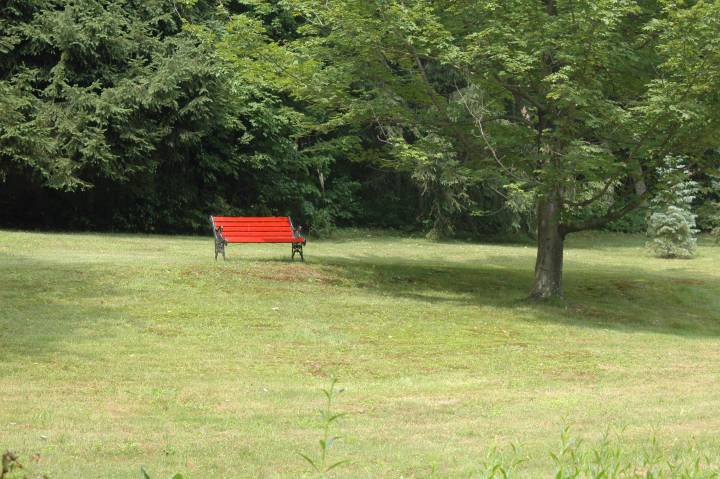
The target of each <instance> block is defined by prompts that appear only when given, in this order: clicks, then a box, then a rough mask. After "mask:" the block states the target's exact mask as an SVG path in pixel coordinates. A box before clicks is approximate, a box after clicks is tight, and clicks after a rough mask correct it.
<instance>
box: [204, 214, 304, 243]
mask: <svg viewBox="0 0 720 479" xmlns="http://www.w3.org/2000/svg"><path fill="white" fill-rule="evenodd" d="M210 218H211V220H212V223H213V229H215V230H217V228H219V227H221V226H222V236H223V238H225V240H226V241H227V242H228V243H300V242H303V241H304V239H303V238H302V236H299V235H297V236H296V235H295V231H294V230H293V225H292V221H290V218H289V217H287V216H270V217H246V216H211V217H210Z"/></svg>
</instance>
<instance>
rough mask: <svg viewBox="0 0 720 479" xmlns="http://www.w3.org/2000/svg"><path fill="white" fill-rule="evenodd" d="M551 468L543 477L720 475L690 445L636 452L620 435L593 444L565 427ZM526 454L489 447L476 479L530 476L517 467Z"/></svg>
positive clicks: (681, 478) (690, 478)
mask: <svg viewBox="0 0 720 479" xmlns="http://www.w3.org/2000/svg"><path fill="white" fill-rule="evenodd" d="M550 458H551V459H552V463H553V467H552V472H551V473H549V474H548V475H547V476H543V477H552V478H555V479H581V478H582V479H585V478H587V479H589V478H593V479H641V478H642V479H666V478H667V479H676V478H677V479H710V478H720V467H718V464H717V463H712V462H711V459H710V458H709V457H707V456H706V455H704V454H702V453H700V452H699V451H698V450H697V448H695V447H694V445H690V446H688V447H686V448H685V449H683V450H680V451H676V452H674V453H672V454H671V455H669V456H668V455H667V454H666V453H665V452H663V451H662V450H661V448H660V446H659V444H658V443H657V441H656V440H655V439H653V440H652V441H651V443H650V444H649V446H648V447H647V448H646V449H645V450H644V451H642V452H641V453H639V454H632V453H630V452H629V451H627V450H625V449H624V448H623V438H622V434H620V433H615V434H612V433H610V432H606V433H605V434H604V435H603V437H602V439H601V440H600V441H599V442H597V443H590V442H586V441H583V440H582V439H578V438H574V437H573V436H572V435H571V434H570V429H569V428H568V427H565V428H564V429H563V431H562V433H561V434H560V444H559V445H558V447H557V449H556V450H554V451H552V452H550ZM529 459H530V458H528V457H524V456H522V455H521V454H520V450H519V449H518V448H517V447H515V446H512V450H511V451H509V452H506V453H503V452H501V451H499V450H497V449H493V450H492V451H490V453H488V456H487V458H486V459H485V460H484V461H483V463H482V466H481V468H480V470H479V471H478V473H477V474H476V475H473V476H471V477H473V478H477V479H511V478H516V477H533V475H532V474H530V473H529V472H527V471H523V470H522V468H521V467H520V466H522V465H523V464H526V463H527V462H529Z"/></svg>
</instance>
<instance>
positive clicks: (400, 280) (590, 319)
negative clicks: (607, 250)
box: [316, 256, 720, 337]
mask: <svg viewBox="0 0 720 479" xmlns="http://www.w3.org/2000/svg"><path fill="white" fill-rule="evenodd" d="M316 264H318V265H321V266H326V267H330V268H332V269H335V270H336V271H337V272H338V274H339V275H340V276H341V277H342V278H343V279H344V281H345V282H346V284H348V285H351V286H352V287H360V288H366V289H370V290H374V291H377V293H378V294H381V295H390V296H395V297H398V298H405V299H410V300H415V301H426V302H427V303H429V304H438V303H451V304H454V305H457V306H475V307H485V306H489V307H496V308H505V309H515V308H518V309H519V308H523V309H525V310H527V309H528V308H529V309H530V310H532V312H533V314H532V315H531V317H532V319H527V315H518V318H526V319H524V320H527V321H540V322H553V323H560V324H569V325H574V326H581V327H591V328H603V329H616V330H622V331H627V332H639V331H647V332H658V333H665V334H675V335H683V336H696V337H715V336H720V284H718V283H719V282H718V281H717V278H716V277H713V276H709V275H704V276H701V275H698V274H694V275H693V276H687V275H681V276H673V275H668V274H660V273H654V272H649V271H638V270H636V269H630V268H616V267H611V268H610V267H609V268H607V269H600V270H598V269H597V268H596V269H592V270H590V269H589V270H586V271H582V270H578V269H577V267H575V268H568V271H566V273H565V290H566V294H565V296H566V297H565V300H563V301H557V302H550V303H547V302H546V303H543V302H536V301H531V300H529V299H528V292H529V289H530V286H531V284H532V279H533V272H532V267H531V266H526V265H525V264H524V263H520V262H518V260H517V259H515V258H503V257H495V258H493V261H492V262H485V263H481V262H479V261H469V262H468V263H466V264H458V263H450V262H445V263H439V262H436V263H428V262H427V261H421V260H409V259H406V258H401V257H387V256H384V257H381V256H364V257H361V258H358V259H348V258H342V257H323V258H320V259H318V260H316Z"/></svg>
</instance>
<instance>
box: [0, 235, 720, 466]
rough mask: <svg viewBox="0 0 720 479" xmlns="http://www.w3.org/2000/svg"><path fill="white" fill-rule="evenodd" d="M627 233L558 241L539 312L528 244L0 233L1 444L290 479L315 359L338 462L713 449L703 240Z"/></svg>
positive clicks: (536, 458)
mask: <svg viewBox="0 0 720 479" xmlns="http://www.w3.org/2000/svg"><path fill="white" fill-rule="evenodd" d="M644 241H645V240H644V238H642V237H639V236H638V237H634V236H619V235H608V234H587V235H578V236H573V237H571V238H570V239H569V242H568V243H569V244H568V250H567V255H566V275H565V281H566V284H565V287H566V296H567V298H566V301H565V302H564V303H563V304H554V305H538V304H534V303H531V302H527V301H526V300H525V297H526V294H527V292H528V291H529V288H530V285H531V278H532V268H533V264H534V249H533V247H532V246H531V245H511V244H470V243H460V242H448V243H433V242H429V241H426V240H423V239H415V238H400V237H391V236H386V235H374V234H368V233H364V232H363V233H359V232H355V233H344V234H343V235H342V236H340V237H339V238H337V239H334V240H327V241H310V243H309V244H308V246H307V247H306V259H307V261H306V263H304V264H301V263H299V262H296V263H290V262H289V261H288V259H289V254H290V246H289V245H258V246H256V245H230V246H229V247H228V252H229V259H228V261H227V262H225V263H223V262H222V261H218V262H217V263H215V262H214V261H213V246H212V239H211V238H210V237H209V236H208V237H204V238H203V237H177V236H174V237H173V236H169V237H163V236H140V235H101V234H38V233H25V232H9V231H0V390H1V391H0V447H2V448H3V449H5V448H10V449H13V450H14V451H15V452H16V453H18V454H19V455H21V456H22V457H24V458H26V459H28V458H30V457H31V456H32V455H33V454H39V457H37V456H36V458H35V462H36V463H33V464H32V467H33V468H34V470H37V471H39V472H43V473H47V474H48V475H49V476H50V477H51V478H69V477H73V478H90V477H113V478H116V477H117V478H121V477H122V478H135V477H137V476H138V470H139V467H140V466H141V465H144V466H146V468H147V469H148V471H149V472H150V473H151V475H152V476H153V478H154V479H155V478H158V477H159V478H166V477H169V476H170V475H171V473H175V472H181V473H183V474H184V475H185V477H186V478H211V477H212V478H216V477H218V478H219V477H263V478H286V477H293V478H295V477H311V475H310V471H309V469H308V465H307V464H306V463H304V461H303V460H302V458H300V456H299V455H298V454H297V453H298V452H311V453H314V452H315V450H316V448H317V440H318V439H319V438H320V431H319V427H320V422H319V420H318V416H317V409H318V408H319V407H321V406H322V403H323V397H322V396H321V393H320V392H319V390H320V388H321V387H323V386H325V385H327V383H328V378H329V376H330V375H336V376H338V377H339V378H340V385H341V386H344V387H346V388H347V391H346V392H345V393H343V394H342V395H340V396H339V398H338V401H337V409H338V410H340V411H343V412H346V413H348V414H349V415H348V417H346V418H344V419H343V420H341V421H340V423H339V424H338V428H337V430H338V432H339V434H340V435H342V436H343V439H342V440H341V441H340V442H339V443H338V444H337V445H336V446H335V448H334V451H333V452H332V454H333V457H334V458H337V459H345V458H348V459H351V460H352V463H351V464H350V465H349V466H345V467H342V468H339V469H338V470H337V471H336V475H337V477H352V478H354V477H375V478H380V477H383V478H385V477H392V478H400V477H404V478H415V477H417V478H420V477H429V476H431V473H432V470H433V468H434V469H435V475H436V476H437V477H472V474H473V473H475V472H477V471H478V470H479V469H480V468H481V463H482V461H483V458H485V456H486V453H487V451H488V450H489V449H490V448H492V447H493V446H498V447H501V448H503V447H508V446H509V445H510V444H511V443H516V444H519V445H520V449H521V451H522V454H524V455H527V456H530V457H531V460H530V461H529V462H528V463H527V464H526V465H525V468H524V470H525V471H526V472H527V474H528V475H530V476H533V475H543V473H545V474H547V473H548V471H550V470H551V469H550V468H551V466H552V461H551V459H550V456H549V452H550V451H552V450H555V449H557V443H558V442H559V435H560V431H561V430H562V428H563V427H564V426H565V425H569V426H570V427H571V428H572V431H573V434H574V435H575V436H577V437H581V438H583V439H585V440H587V441H590V442H593V441H597V440H599V438H600V436H601V435H602V433H603V432H604V431H605V430H606V429H607V428H608V427H610V428H613V429H614V430H621V429H622V430H624V432H622V439H621V441H622V447H623V449H624V450H626V451H628V453H633V452H634V451H640V450H643V449H644V448H647V447H648V446H649V444H650V442H651V440H652V438H653V437H655V438H657V442H658V446H657V447H659V448H660V449H661V450H663V451H665V452H669V451H671V450H675V451H677V450H684V449H683V448H686V447H694V448H696V449H697V450H699V452H701V453H706V454H707V455H708V457H709V460H710V461H711V462H712V461H717V460H718V451H720V414H718V411H720V247H718V246H714V245H712V244H711V243H710V242H704V243H702V246H701V248H700V250H699V256H698V257H697V258H696V259H693V260H689V261H686V260H661V259H655V258H653V257H651V256H650V255H649V254H648V253H647V252H646V250H645V249H644V248H643V244H644ZM26 462H32V461H30V460H29V459H28V460H27V461H26Z"/></svg>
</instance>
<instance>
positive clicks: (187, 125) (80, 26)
mask: <svg viewBox="0 0 720 479" xmlns="http://www.w3.org/2000/svg"><path fill="white" fill-rule="evenodd" d="M291 3H292V2H291ZM307 4H308V5H311V2H308V3H307ZM301 13H302V12H299V11H298V9H297V3H296V4H295V8H291V7H289V6H288V4H287V2H282V1H257V0H230V1H224V2H220V1H219V0H216V1H213V0H197V1H191V0H186V1H175V0H143V1H140V0H71V1H58V0H6V1H4V2H3V5H2V6H1V7H0V175H2V178H1V180H0V181H1V182H0V226H2V227H12V228H50V229H73V230H77V229H81V230H114V231H139V232H163V233H175V232H203V233H205V232H207V229H208V221H207V217H208V215H210V214H227V215H245V214H246V215H270V214H277V215H290V216H292V217H293V218H294V219H295V221H296V222H298V223H301V224H304V225H306V226H307V227H309V228H310V230H311V231H315V232H317V233H324V232H328V231H330V230H331V229H332V228H333V227H335V226H363V227H382V228H398V229H403V230H412V231H422V232H430V233H431V234H433V235H435V236H439V235H451V234H455V235H467V236H475V235H482V234H498V233H508V232H514V233H523V234H533V232H534V230H535V219H534V215H535V200H534V198H533V197H532V193H530V192H529V191H528V190H523V187H522V185H519V186H514V184H510V183H509V182H508V181H505V182H504V183H502V182H501V181H500V180H499V179H497V178H495V177H493V176H492V175H488V174H487V173H486V172H484V173H482V172H481V173H478V170H473V169H472V168H468V167H467V166H466V165H467V164H468V163H469V162H470V161H469V160H468V158H473V157H489V156H490V155H491V153H492V154H495V152H494V151H488V150H489V149H490V150H492V148H491V147H490V148H489V144H488V143H487V142H486V141H485V140H484V139H483V138H481V137H480V135H479V134H478V133H477V132H472V133H470V130H471V129H472V123H473V118H472V116H471V115H468V114H467V112H465V114H464V115H463V114H461V113H458V112H452V111H450V113H448V114H447V115H446V117H447V118H445V120H444V121H445V122H446V123H447V119H448V118H449V119H451V120H452V121H451V123H452V125H449V126H447V125H443V124H442V123H441V122H440V120H439V119H438V118H434V119H432V121H434V123H433V124H434V125H441V126H437V128H436V131H439V130H440V129H442V128H444V130H443V131H444V132H445V133H447V134H446V135H445V136H446V137H449V138H454V139H455V140H453V141H454V142H450V143H448V142H445V143H443V142H434V140H433V139H432V138H431V137H429V136H428V135H424V136H423V133H422V132H418V130H419V129H418V128H416V127H415V125H413V124H411V122H410V121H405V120H403V121H405V122H404V123H403V121H399V120H397V117H401V116H402V117H403V118H405V119H407V118H411V117H413V116H414V117H420V116H422V115H425V114H426V112H427V110H428V109H430V106H429V105H437V102H438V101H441V102H445V103H446V104H447V105H451V103H452V102H453V101H454V102H456V103H457V102H458V99H457V92H458V91H459V90H458V89H457V84H458V82H462V81H463V80H462V78H459V77H458V75H456V74H454V73H453V71H452V70H451V69H448V68H445V67H443V65H441V64H434V63H433V62H431V61H427V62H426V61H425V60H424V59H423V58H422V57H419V58H421V59H422V62H420V61H418V65H419V71H415V72H413V74H412V76H411V75H409V74H408V73H407V72H406V71H404V70H403V68H401V62H395V63H393V64H392V65H391V67H390V68H389V70H390V73H391V75H392V81H396V82H397V85H399V86H397V87H396V89H395V90H394V91H396V92H397V91H401V90H400V88H405V89H406V90H407V91H405V92H403V93H402V95H404V96H403V98H404V103H403V104H402V105H399V104H398V103H399V102H398V100H397V99H396V98H395V97H390V96H388V97H386V98H384V99H383V98H380V97H379V96H377V95H376V96H375V97H374V98H375V99H376V100H378V101H377V102H376V103H375V105H376V106H378V105H379V106H378V108H375V107H373V104H370V103H367V102H366V103H364V104H363V106H362V108H361V107H356V106H355V105H354V103H353V102H354V101H355V100H357V99H362V98H364V97H363V95H365V94H366V92H369V91H371V90H372V88H375V85H370V84H369V80H367V79H366V78H365V79H363V78H357V79H356V80H353V79H352V78H350V79H349V80H348V79H347V78H346V79H344V80H345V83H344V85H352V89H351V91H352V94H350V95H349V96H344V97H343V96H341V95H338V93H337V91H336V89H335V88H334V87H333V85H331V84H329V83H328V84H323V81H326V80H327V78H328V77H327V76H326V77H323V78H320V79H319V80H318V82H317V84H316V85H314V86H313V88H312V90H313V91H309V90H308V89H306V90H302V88H299V87H298V85H297V83H302V80H303V79H302V78H298V76H302V75H303V74H305V73H307V72H303V71H300V70H297V71H293V70H292V67H283V66H282V65H280V66H279V67H278V69H277V70H275V71H273V65H275V66H277V65H278V64H279V63H281V62H282V61H285V60H287V57H286V56H283V55H284V54H283V53H282V52H280V49H281V48H282V47H283V46H285V45H288V44H290V43H291V42H294V41H296V40H298V39H299V38H301V37H303V36H306V35H307V31H306V30H305V29H306V28H307V25H306V23H307V18H308V15H305V16H303V15H302V14H301ZM243 22H245V23H243ZM258 26H261V31H258V30H257V27H258ZM249 32H250V33H253V34H257V35H261V36H262V38H264V39H265V40H267V42H266V43H265V44H264V45H263V49H253V50H252V51H250V50H247V51H245V50H243V48H245V47H247V48H250V47H248V46H247V42H251V41H252V38H250V37H249ZM237 36H242V38H243V41H244V42H246V43H242V42H238V41H237V38H236V37H237ZM233 42H234V43H233ZM228 45H231V46H232V48H230V47H228ZM243 45H245V47H243ZM223 46H225V48H223ZM270 47H276V48H275V50H273V49H272V48H270ZM318 48H320V47H318ZM316 51H318V52H320V51H321V50H316ZM263 52H265V53H263ZM296 53H297V54H298V55H301V54H302V52H300V53H298V52H296ZM274 54H276V55H277V56H275V57H272V58H268V57H267V56H268V55H270V56H272V55H274ZM336 54H337V52H336ZM340 54H342V52H340ZM263 55H265V56H263ZM319 56H321V55H320V54H318V57H319ZM330 60H331V59H329V58H328V59H327V62H330ZM318 61H319V60H318ZM290 63H292V62H290ZM355 68H358V69H362V68H364V67H363V65H359V66H358V65H356V66H355ZM367 68H371V67H367ZM324 74H326V75H327V70H324ZM338 75H342V73H338ZM338 78H339V80H338V82H337V83H342V81H340V80H342V78H341V77H340V76H339V77H338ZM369 78H370V77H369ZM418 79H420V80H418ZM416 80H417V81H422V82H426V83H428V84H430V85H432V91H431V93H430V94H428V95H426V94H425V93H424V90H423V89H424V87H423V85H422V83H413V82H415V81H416ZM387 81H389V80H388V78H387V77H385V78H380V79H379V80H378V83H381V82H387ZM293 82H294V83H296V84H294V85H292V86H288V84H289V83H293ZM363 82H365V83H363ZM466 91H467V89H466ZM460 99H461V100H463V101H464V98H463V97H461V98H460ZM381 101H382V102H381ZM506 103H507V101H506ZM368 105H369V106H368ZM451 106H452V105H451ZM391 107H392V108H395V112H392V111H390V109H391ZM381 108H384V109H383V110H380V109H381ZM513 108H515V107H514V106H508V107H507V109H508V111H509V110H512V109H513ZM523 108H524V107H523ZM338 112H342V114H341V115H338ZM526 112H527V110H526V109H525V110H522V109H520V106H518V109H517V111H516V112H515V113H516V114H517V115H521V114H522V115H527V113H526ZM446 113H447V112H446ZM470 113H472V112H470ZM393 115H394V118H395V120H393V121H388V122H385V121H383V119H384V118H386V117H388V116H393ZM340 117H341V118H342V121H340V120H338V118H340ZM528 118H529V117H528ZM386 123H392V124H393V125H395V127H396V128H398V125H400V128H399V131H400V133H399V134H396V135H394V136H393V135H392V134H388V132H387V131H386V130H385V129H384V126H383V125H384V124H386ZM420 123H423V124H426V125H427V124H429V120H427V119H423V120H422V122H421V121H418V124H420ZM460 130H464V131H465V132H466V133H463V132H461V131H460ZM398 136H399V137H401V139H402V140H403V141H404V142H405V143H406V144H409V145H412V144H419V143H422V142H426V143H427V144H429V145H430V146H429V147H427V145H426V148H425V151H426V152H427V151H431V152H435V156H433V155H426V156H424V157H423V158H422V159H420V160H418V161H414V160H417V158H413V157H412V151H410V153H408V150H407V149H405V150H403V148H402V147H401V148H398V144H397V141H395V139H397V137H398ZM448 151H452V153H457V154H453V155H448V154H447V152H448ZM399 152H400V153H399ZM403 152H404V153H403ZM707 171H708V170H706V169H705V170H702V171H701V170H700V169H697V171H694V173H693V175H694V179H695V180H696V181H698V182H699V183H700V185H701V193H700V194H699V195H698V199H697V204H698V205H706V204H708V202H709V201H710V200H713V199H715V200H716V199H717V198H716V196H714V195H717V193H716V192H714V190H713V189H712V177H711V176H710V175H708V174H707ZM598 189H599V188H598ZM612 191H613V190H612V189H608V188H605V191H604V193H608V192H609V195H610V196H612ZM621 193H622V192H620V193H618V195H619V194H621ZM622 194H624V193H622ZM608 202H610V203H612V198H609V199H607V201H606V206H607V204H608ZM700 213H701V217H700V219H699V224H700V226H701V227H703V228H710V227H711V226H712V225H711V224H710V222H711V219H710V217H711V216H712V214H714V212H708V214H707V215H706V216H707V218H708V219H707V220H705V219H704V218H705V216H703V210H702V208H701V210H700ZM645 214H646V213H645V211H644V210H643V209H642V208H640V209H638V210H635V211H633V212H632V213H631V214H629V215H625V216H624V217H623V218H621V219H618V220H615V221H611V222H609V223H608V224H607V225H606V226H605V227H606V228H609V229H615V230H621V231H641V230H644V229H645V225H644V222H645Z"/></svg>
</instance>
